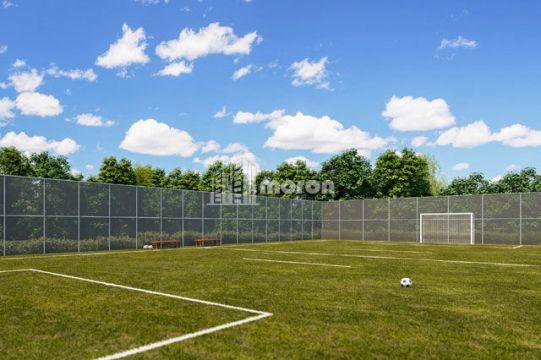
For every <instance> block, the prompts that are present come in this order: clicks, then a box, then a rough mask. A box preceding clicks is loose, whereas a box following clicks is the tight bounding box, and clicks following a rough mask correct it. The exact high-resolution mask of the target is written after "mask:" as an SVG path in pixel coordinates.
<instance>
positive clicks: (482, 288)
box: [0, 241, 541, 359]
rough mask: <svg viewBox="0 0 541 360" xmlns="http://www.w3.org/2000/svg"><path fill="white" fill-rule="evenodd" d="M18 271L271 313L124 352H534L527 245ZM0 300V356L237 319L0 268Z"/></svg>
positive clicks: (343, 245)
mask: <svg viewBox="0 0 541 360" xmlns="http://www.w3.org/2000/svg"><path fill="white" fill-rule="evenodd" d="M246 250H250V251H246ZM251 250H256V251H251ZM245 259H267V260H280V261H289V262H309V263H323V264H325V263H326V264H335V265H348V266H351V268H342V267H323V266H310V265H302V264H293V263H283V262H281V263H272V262H259V261H253V260H245ZM434 260H451V261H468V262H470V263H459V262H445V261H434ZM477 262H482V263H484V264H481V263H477ZM489 263H494V264H489ZM496 263H498V264H496ZM520 264H527V265H531V266H516V265H520ZM21 268H35V269H40V270H46V271H52V272H57V273H62V274H68V275H74V276H79V277H84V278H89V279H94V280H100V281H106V282H112V283H116V284H121V285H127V286H133V287H137V288H143V289H148V290H154V291H160V292H164V293H171V294H176V295H181V296H187V297H193V298H198V299H203V300H209V301H215V302H219V303H225V304H228V305H234V306H240V307H246V308H250V309H255V310H260V311H266V312H270V313H273V314H274V315H273V316H272V317H268V318H265V319H262V320H259V321H256V322H253V323H248V324H244V325H240V326H238V327H233V328H230V329H226V330H222V331H218V332H215V333H212V334H208V335H204V336H201V337H198V338H194V339H191V340H188V341H185V342H181V343H176V344H173V345H170V346H166V347H162V348H160V349H156V350H152V351H149V352H145V353H143V354H140V355H136V356H134V357H133V358H141V359H147V358H148V359H153V358H186V359H191V358H193V359H195V358H205V359H213V358H216V359H218V358H220V359H222V358H258V359H260V358H359V357H376V358H490V359H492V358H539V357H540V356H541V312H540V311H539V308H541V276H540V275H541V247H533V246H531V247H529V246H525V247H522V248H518V249H513V248H512V247H511V246H490V245H484V246H481V245H473V246H471V245H451V246H447V245H429V244H414V243H396V242H361V241H299V242H282V243H267V244H254V245H251V244H250V245H236V246H222V247H217V248H211V249H201V248H183V249H175V250H163V251H148V252H136V251H132V252H108V253H96V255H95V256H78V255H75V254H74V256H65V257H55V256H47V255H45V256H37V257H36V256H34V257H7V258H0V271H1V270H9V269H21ZM402 277H411V278H412V279H413V282H414V287H413V288H409V289H404V288H401V287H400V286H399V281H400V278H402ZM0 304H1V306H2V311H0V324H2V326H0V352H1V353H2V357H3V358H36V359H37V358H40V359H43V358H51V359H52V358H92V357H96V356H103V355H107V354H110V353H115V352H118V351H123V350H127V349H130V348H133V347H137V346H140V345H144V344H146V343H149V342H154V341H159V340H163V339H166V338H170V337H175V336H179V335H183V334H186V333H189V332H193V331H197V330H200V329H204V328H207V327H210V326H216V325H219V324H223V323H227V322H230V321H236V320H239V319H243V318H246V317H249V316H251V314H247V313H243V312H239V311H235V310H230V309H222V308H216V307H212V306H206V305H201V304H193V303H189V302H184V301H181V300H176V299H168V298H162V297H157V296H153V295H150V294H141V293H135V292H130V291H127V290H123V289H117V288H110V287H104V286H100V285H97V284H89V283H84V282H78V281H75V280H71V279H64V278H57V277H52V276H48V275H44V274H36V273H0Z"/></svg>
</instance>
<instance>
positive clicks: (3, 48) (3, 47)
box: [0, 45, 8, 55]
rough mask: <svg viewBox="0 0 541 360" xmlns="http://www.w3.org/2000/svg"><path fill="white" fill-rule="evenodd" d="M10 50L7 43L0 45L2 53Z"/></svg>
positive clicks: (0, 53)
mask: <svg viewBox="0 0 541 360" xmlns="http://www.w3.org/2000/svg"><path fill="white" fill-rule="evenodd" d="M7 52H8V46H7V45H0V55H2V54H5V53H7Z"/></svg>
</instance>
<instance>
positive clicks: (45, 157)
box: [30, 152, 81, 180]
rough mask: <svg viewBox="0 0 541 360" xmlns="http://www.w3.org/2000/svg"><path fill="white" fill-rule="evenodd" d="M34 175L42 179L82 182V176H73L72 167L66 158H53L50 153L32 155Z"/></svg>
mask: <svg viewBox="0 0 541 360" xmlns="http://www.w3.org/2000/svg"><path fill="white" fill-rule="evenodd" d="M30 165H31V166H32V175H33V176H36V177H41V178H49V179H63V180H81V175H79V176H73V175H72V174H71V165H70V163H69V162H68V159H67V158H66V157H65V156H53V155H51V154H49V153H48V152H42V153H38V154H32V155H30Z"/></svg>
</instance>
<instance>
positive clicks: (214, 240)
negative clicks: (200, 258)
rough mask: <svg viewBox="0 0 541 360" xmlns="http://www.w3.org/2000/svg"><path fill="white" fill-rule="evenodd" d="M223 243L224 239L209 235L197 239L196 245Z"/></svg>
mask: <svg viewBox="0 0 541 360" xmlns="http://www.w3.org/2000/svg"><path fill="white" fill-rule="evenodd" d="M221 243H222V241H221V240H220V239H219V238H217V237H208V238H204V239H196V240H195V246H218V245H220V244H221Z"/></svg>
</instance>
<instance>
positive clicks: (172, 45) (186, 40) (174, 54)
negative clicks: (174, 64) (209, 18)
mask: <svg viewBox="0 0 541 360" xmlns="http://www.w3.org/2000/svg"><path fill="white" fill-rule="evenodd" d="M261 40H262V38H261V37H260V36H259V35H258V34H257V32H256V31H254V32H250V33H248V34H246V35H244V36H243V37H238V36H237V35H236V34H235V32H234V30H233V28H231V27H229V26H221V25H220V23H217V22H216V23H212V24H209V25H208V26H207V27H204V28H201V29H199V30H198V31H195V30H192V29H189V28H185V29H183V30H182V31H181V32H180V34H179V36H178V38H176V39H172V40H169V41H163V42H161V43H160V44H159V45H158V46H156V54H157V55H158V56H159V57H160V58H162V59H165V60H167V61H175V60H179V59H187V60H189V61H193V60H195V59H198V58H200V57H204V56H207V55H209V54H224V55H248V54H250V52H251V51H252V47H253V46H254V44H257V43H259V42H260V41H261Z"/></svg>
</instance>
